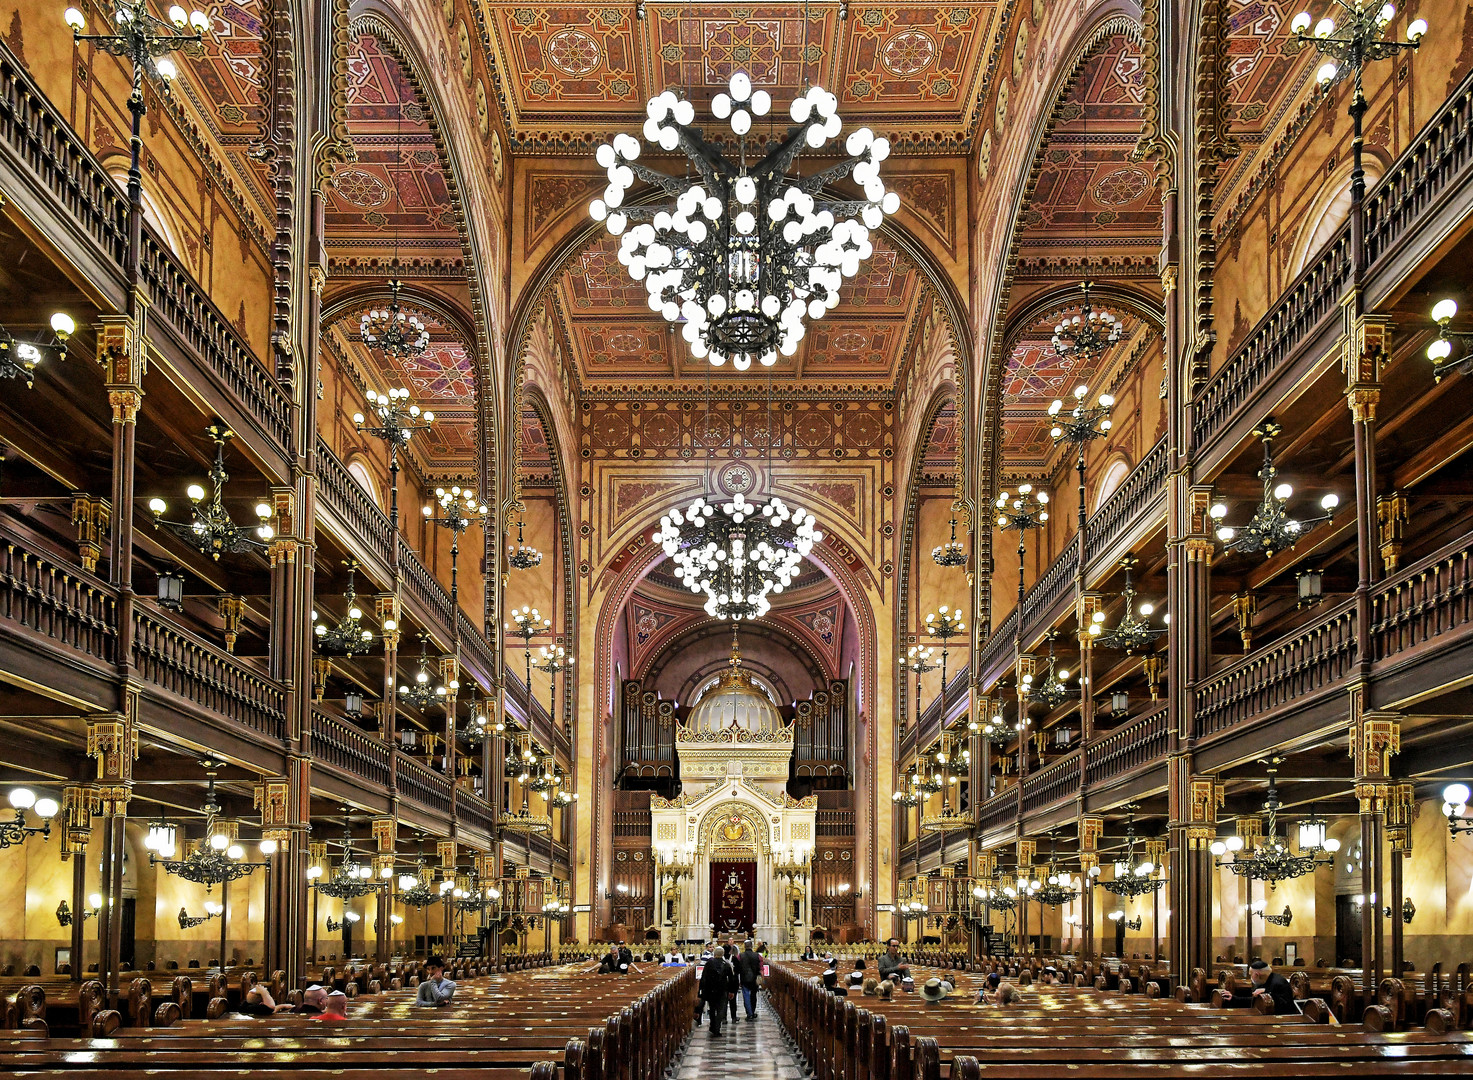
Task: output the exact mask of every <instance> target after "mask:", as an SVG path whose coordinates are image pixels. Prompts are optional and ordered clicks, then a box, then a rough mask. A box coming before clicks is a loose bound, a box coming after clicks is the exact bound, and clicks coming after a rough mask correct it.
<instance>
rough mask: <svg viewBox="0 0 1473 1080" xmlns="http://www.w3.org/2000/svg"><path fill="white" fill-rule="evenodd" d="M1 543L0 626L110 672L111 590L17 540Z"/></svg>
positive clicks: (114, 614) (114, 634)
mask: <svg viewBox="0 0 1473 1080" xmlns="http://www.w3.org/2000/svg"><path fill="white" fill-rule="evenodd" d="M0 539H3V548H0V622H5V623H8V624H10V626H11V627H12V628H14V629H16V630H19V631H21V632H23V633H25V634H27V635H33V636H35V637H38V638H42V639H44V640H45V642H46V644H47V645H48V646H50V647H61V648H62V649H63V650H66V651H70V652H75V653H77V654H80V656H81V657H83V658H86V659H89V660H93V661H96V662H98V663H99V664H102V665H106V666H107V667H109V668H111V665H113V664H114V663H116V661H117V644H118V622H117V620H118V610H117V596H116V594H115V593H114V591H113V589H112V588H111V587H110V586H109V585H107V584H106V583H105V582H103V581H102V580H101V579H99V578H96V577H93V576H92V575H91V574H88V573H87V572H86V571H84V570H81V569H79V568H77V567H71V566H66V565H64V564H62V563H60V562H59V561H57V560H54V559H52V558H50V557H48V556H46V555H42V554H40V553H38V552H36V551H34V550H30V549H29V545H26V544H24V542H23V541H21V540H20V539H18V538H16V537H12V536H9V535H7V536H4V537H3V538H0Z"/></svg>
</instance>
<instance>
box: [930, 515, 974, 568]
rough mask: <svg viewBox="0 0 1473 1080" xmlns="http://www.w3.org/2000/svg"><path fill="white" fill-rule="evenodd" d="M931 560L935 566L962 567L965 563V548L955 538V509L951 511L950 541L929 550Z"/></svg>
mask: <svg viewBox="0 0 1473 1080" xmlns="http://www.w3.org/2000/svg"><path fill="white" fill-rule="evenodd" d="M931 559H932V560H933V561H934V562H935V563H936V565H937V566H963V565H965V564H966V561H967V551H966V548H965V547H963V546H962V542H961V541H960V540H958V539H957V538H956V508H955V507H952V511H951V539H950V540H948V541H946V543H944V544H941V545H939V546H938V547H934V548H932V549H931Z"/></svg>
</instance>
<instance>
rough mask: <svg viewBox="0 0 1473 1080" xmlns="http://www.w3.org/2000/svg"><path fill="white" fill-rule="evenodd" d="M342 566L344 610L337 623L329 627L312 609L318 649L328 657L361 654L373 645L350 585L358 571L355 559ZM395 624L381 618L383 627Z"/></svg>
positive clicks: (393, 626)
mask: <svg viewBox="0 0 1473 1080" xmlns="http://www.w3.org/2000/svg"><path fill="white" fill-rule="evenodd" d="M343 565H344V566H345V567H347V570H348V587H347V588H346V589H345V590H344V591H343V599H344V600H345V601H347V605H348V606H347V609H346V611H345V612H344V614H343V617H342V618H341V619H339V620H338V622H337V625H336V626H333V627H331V628H329V627H328V625H327V624H326V623H325V622H321V621H319V619H318V617H317V612H316V611H313V612H312V631H313V633H314V634H315V635H316V637H317V648H318V649H319V650H320V651H321V652H323V653H326V654H327V655H328V656H362V655H364V654H365V653H367V652H368V650H369V649H370V648H372V647H373V631H372V630H369V629H367V628H366V627H364V625H363V622H362V620H363V609H362V608H360V607H359V606H358V593H357V591H356V590H355V589H354V588H353V575H354V573H355V572H356V571H357V570H358V561H357V560H356V559H348V560H346V561H345V562H344V563H343ZM396 626H398V623H396V622H395V621H394V620H393V619H386V620H385V621H384V629H385V630H388V631H393V630H394V628H395V627H396Z"/></svg>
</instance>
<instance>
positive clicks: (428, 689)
mask: <svg viewBox="0 0 1473 1080" xmlns="http://www.w3.org/2000/svg"><path fill="white" fill-rule="evenodd" d="M429 649H430V635H429V634H427V633H426V632H424V631H423V630H421V631H420V634H419V667H418V669H417V670H416V671H415V673H414V685H413V686H410V685H409V684H408V683H400V684H399V697H400V699H401V700H403V701H406V702H408V703H409V704H411V705H413V706H414V707H415V708H416V709H419V710H421V711H423V710H425V709H428V708H429V707H430V706H431V705H433V704H434V703H435V702H437V701H438V702H443V701H444V700H445V698H446V696H447V695H448V693H449V691H447V690H446V688H445V684H444V682H441V683H440V684H439V685H438V686H437V685H435V681H434V677H433V675H432V673H431V669H430V652H429Z"/></svg>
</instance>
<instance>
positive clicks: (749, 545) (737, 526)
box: [653, 492, 823, 621]
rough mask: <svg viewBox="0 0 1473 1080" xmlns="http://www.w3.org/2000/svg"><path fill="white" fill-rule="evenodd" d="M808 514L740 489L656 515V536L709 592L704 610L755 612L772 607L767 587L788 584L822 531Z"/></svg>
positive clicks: (683, 577) (684, 577)
mask: <svg viewBox="0 0 1473 1080" xmlns="http://www.w3.org/2000/svg"><path fill="white" fill-rule="evenodd" d="M813 526H814V518H813V515H812V514H809V513H807V512H806V511H804V510H803V509H802V508H801V507H800V508H797V509H794V510H789V509H788V506H787V504H786V503H784V502H783V501H782V500H781V499H777V498H774V499H773V500H772V501H771V502H768V503H766V504H763V505H759V504H757V503H752V502H748V501H747V500H746V499H745V498H744V497H743V496H742V494H741V493H740V492H738V493H737V494H736V495H734V496H732V499H731V501H730V502H727V503H721V504H719V505H717V504H714V503H709V502H707V501H706V500H705V499H704V498H700V499H697V500H696V501H695V502H693V503H692V504H691V505H690V506H689V507H688V508H687V509H686V510H684V511H681V510H679V509H672V510H671V511H670V512H669V513H668V514H665V515H664V516H663V517H661V518H660V528H659V529H658V530H657V531H656V532H655V534H654V536H653V539H654V542H655V543H657V544H660V545H661V546H662V547H663V548H664V549H665V554H666V555H668V556H669V557H670V558H671V560H673V561H674V563H675V574H676V577H678V578H679V579H680V581H681V583H682V584H684V585H685V586H686V587H688V588H689V589H690V591H691V592H694V593H699V592H704V593H705V594H706V614H708V615H711V616H713V617H714V618H718V619H730V620H733V621H736V620H740V619H752V618H758V617H760V616H762V615H765V614H767V612H768V610H769V609H770V608H771V607H772V604H771V602H770V601H769V600H768V599H767V597H768V595H769V594H770V593H780V592H782V591H783V589H784V588H785V587H787V586H788V585H790V584H792V581H793V579H794V578H795V577H796V576H797V573H798V567H799V564H800V563H802V561H803V558H804V556H806V555H807V554H808V553H809V552H810V551H812V550H813V545H814V544H816V543H817V542H818V541H820V540H822V539H823V533H822V532H820V531H819V530H817V529H815V528H814V527H813Z"/></svg>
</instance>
